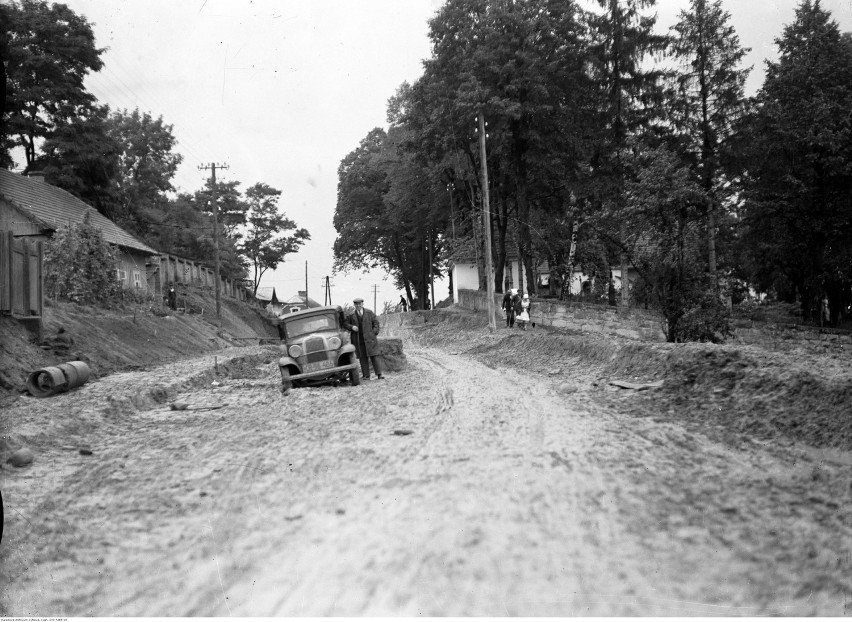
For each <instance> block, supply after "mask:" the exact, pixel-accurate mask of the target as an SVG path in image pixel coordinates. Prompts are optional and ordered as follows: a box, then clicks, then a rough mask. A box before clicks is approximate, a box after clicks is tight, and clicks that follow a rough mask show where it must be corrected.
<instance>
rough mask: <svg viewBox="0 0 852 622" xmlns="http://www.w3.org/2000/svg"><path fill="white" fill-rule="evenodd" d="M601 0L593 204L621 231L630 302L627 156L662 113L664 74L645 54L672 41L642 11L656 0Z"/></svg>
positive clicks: (594, 20) (593, 49) (607, 224)
mask: <svg viewBox="0 0 852 622" xmlns="http://www.w3.org/2000/svg"><path fill="white" fill-rule="evenodd" d="M597 3H598V4H599V5H600V7H601V8H602V9H603V13H601V14H592V15H590V17H589V24H590V26H591V30H592V44H591V46H590V60H591V69H592V75H593V77H594V78H595V80H596V81H597V83H598V85H599V100H598V103H597V111H598V120H597V123H596V124H595V128H596V129H597V130H598V138H597V146H596V148H595V150H594V153H593V154H592V156H591V159H590V169H591V177H592V179H593V180H592V181H591V183H590V184H589V186H590V187H589V191H588V192H589V199H590V201H589V204H590V206H591V208H592V210H593V214H592V216H593V217H594V218H595V219H596V220H597V221H598V225H597V226H599V227H601V228H607V229H610V230H612V231H617V232H618V233H617V240H618V242H617V246H618V247H619V250H620V251H621V253H620V254H621V274H622V290H621V295H622V304H623V305H625V306H627V304H628V282H627V278H626V275H627V270H628V268H627V253H626V250H627V248H628V247H629V240H628V231H627V229H626V227H625V219H626V218H627V213H628V206H627V202H626V195H625V186H626V184H627V182H628V179H627V170H626V167H625V162H624V159H625V155H626V153H627V145H628V141H629V139H630V138H631V137H635V136H637V135H641V134H642V133H650V132H651V123H652V121H653V120H654V119H655V118H657V117H659V116H660V106H661V103H662V88H661V86H660V80H661V79H662V78H663V77H664V74H663V72H661V71H660V70H658V69H654V68H649V67H648V66H647V64H646V63H645V57H646V56H647V55H649V54H653V53H657V52H661V51H662V50H663V49H664V48H665V46H666V44H667V43H668V41H667V38H666V37H662V36H659V35H655V34H654V32H653V28H654V23H655V21H656V18H654V17H649V16H645V15H643V14H642V11H643V10H645V9H647V8H649V7H652V6H653V5H654V4H655V0H597Z"/></svg>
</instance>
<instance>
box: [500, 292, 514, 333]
mask: <svg viewBox="0 0 852 622" xmlns="http://www.w3.org/2000/svg"><path fill="white" fill-rule="evenodd" d="M514 294H515V290H514V289H507V290H506V293H505V294H503V304H501V305H500V308H501V309H503V313H505V314H506V328H512V326H514V325H515V306H514V303H513V301H512V297H513V296H514Z"/></svg>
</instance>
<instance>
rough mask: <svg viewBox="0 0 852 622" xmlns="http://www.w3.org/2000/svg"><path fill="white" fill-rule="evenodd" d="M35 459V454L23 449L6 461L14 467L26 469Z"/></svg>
mask: <svg viewBox="0 0 852 622" xmlns="http://www.w3.org/2000/svg"><path fill="white" fill-rule="evenodd" d="M34 459H35V456H34V455H33V452H32V451H30V450H29V449H27V448H26V447H21V448H20V449H18V450H17V451H15V452H13V453H12V455H11V456H9V458H8V459H7V460H6V462H8V463H9V464H11V465H12V466H13V467H18V468H20V467H25V466H27V465H28V464H32V461H33V460H34Z"/></svg>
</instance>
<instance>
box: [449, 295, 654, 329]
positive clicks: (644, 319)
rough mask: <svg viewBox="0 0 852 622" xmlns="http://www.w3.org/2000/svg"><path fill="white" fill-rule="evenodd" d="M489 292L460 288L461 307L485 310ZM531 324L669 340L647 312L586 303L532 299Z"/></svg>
mask: <svg viewBox="0 0 852 622" xmlns="http://www.w3.org/2000/svg"><path fill="white" fill-rule="evenodd" d="M486 296H487V294H486V293H485V292H481V291H477V290H470V289H460V290H459V299H458V303H457V304H458V305H459V306H460V307H463V308H465V309H471V310H474V311H485V310H486V307H487V304H486V302H487V300H486ZM502 299H503V294H495V295H494V300H495V307H496V310H497V325H498V326H501V325H505V321H506V320H505V319H504V317H503V312H502V310H501V309H500V303H501V301H502ZM530 308H531V312H530V321H531V322H534V323H535V324H536V325H541V326H552V327H554V328H564V329H571V330H579V331H583V332H589V333H605V334H612V335H618V336H620V337H627V338H629V339H638V340H642V341H665V340H666V335H665V333H664V332H663V327H662V323H661V321H660V317H659V316H658V315H657V314H655V313H651V312H649V311H645V310H644V309H628V310H624V309H619V308H617V307H609V306H603V305H595V304H588V303H582V302H559V301H554V300H540V299H537V298H534V299H532V300H531V305H530Z"/></svg>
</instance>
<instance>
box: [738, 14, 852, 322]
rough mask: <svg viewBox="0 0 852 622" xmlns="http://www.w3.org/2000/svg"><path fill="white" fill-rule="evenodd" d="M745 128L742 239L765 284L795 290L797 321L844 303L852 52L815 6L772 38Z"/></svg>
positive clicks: (851, 198)
mask: <svg viewBox="0 0 852 622" xmlns="http://www.w3.org/2000/svg"><path fill="white" fill-rule="evenodd" d="M775 42H776V44H777V45H778V49H779V58H778V60H777V61H775V62H767V71H766V79H765V81H764V84H763V87H762V89H761V90H760V92H759V93H758V95H757V109H756V111H755V113H754V114H753V115H752V116H751V117H750V118H749V119H747V120H746V121H745V122H744V123H743V128H744V129H743V132H744V133H745V137H744V139H743V142H742V148H743V150H744V151H745V152H746V160H745V164H746V166H747V168H748V170H747V176H746V185H745V192H744V201H745V208H744V223H745V227H746V231H745V233H744V235H743V240H744V242H745V245H746V247H747V248H748V249H749V254H750V255H751V257H753V258H754V264H755V267H756V273H755V274H754V275H753V277H754V278H755V279H756V280H757V281H759V282H760V283H761V284H762V285H763V286H764V287H769V286H774V287H775V289H776V290H777V291H783V290H784V289H791V290H794V291H795V293H796V295H797V297H798V300H799V302H800V304H801V308H802V315H803V318H804V319H805V320H810V321H816V320H817V318H818V310H819V308H820V306H821V305H820V301H821V300H822V299H823V298H824V297H826V298H828V302H829V308H830V309H831V321H832V322H834V323H836V322H837V321H838V320H839V319H840V316H841V313H842V312H843V310H844V307H845V305H847V304H849V303H850V302H852V208H850V205H852V45H850V42H849V38H848V37H844V36H842V35H841V34H840V31H839V29H838V26H837V23H836V22H835V21H834V20H832V19H831V16H830V14H829V13H828V12H827V11H825V10H823V9H822V7H821V5H820V3H819V1H818V0H815V1H811V0H803V1H802V3H801V4H800V5H799V7H798V8H797V9H796V15H795V20H794V22H793V23H792V24H789V25H788V26H786V27H785V28H784V31H783V34H782V36H781V37H779V38H778V39H776V41H775Z"/></svg>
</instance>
